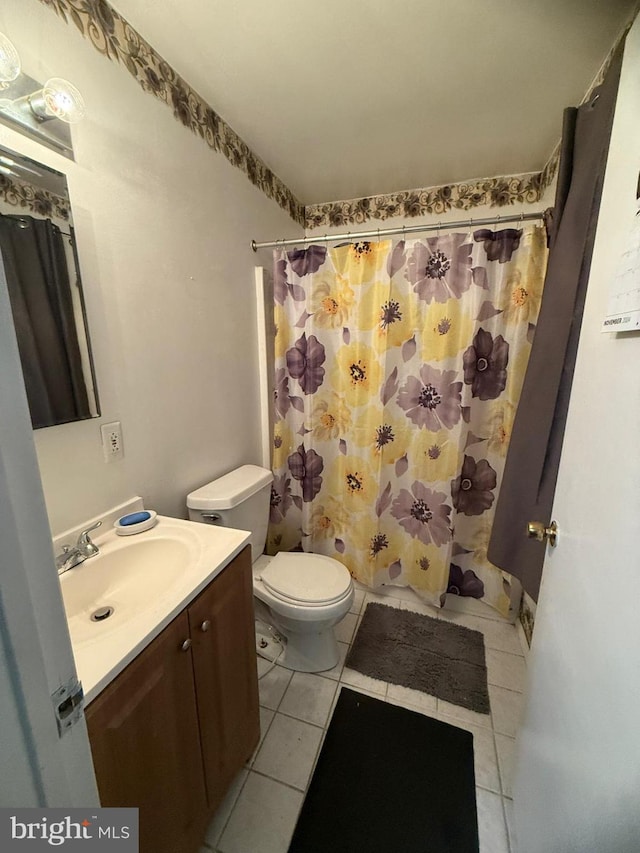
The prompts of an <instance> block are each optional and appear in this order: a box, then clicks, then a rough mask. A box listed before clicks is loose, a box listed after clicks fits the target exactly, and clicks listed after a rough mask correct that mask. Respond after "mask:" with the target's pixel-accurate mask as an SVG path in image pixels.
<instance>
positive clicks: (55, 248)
mask: <svg viewBox="0 0 640 853" xmlns="http://www.w3.org/2000/svg"><path fill="white" fill-rule="evenodd" d="M0 252H1V253H2V262H3V265H4V271H5V276H6V279H7V287H8V290H9V297H10V300H11V310H12V312H13V322H14V326H15V329H16V335H17V338H18V348H19V350H20V361H21V363H22V372H23V376H24V382H25V386H26V389H27V399H28V401H29V409H30V411H31V422H32V424H33V428H34V429H39V428H40V427H46V426H54V425H56V424H63V423H70V422H72V421H78V420H84V419H85V418H95V417H98V416H99V414H100V408H99V401H98V390H97V386H96V381H95V372H94V366H93V359H92V355H91V346H90V342H89V329H88V327H87V319H86V311H85V305H84V297H83V293H82V284H81V279H80V268H79V265H78V255H77V252H76V245H75V234H74V229H73V220H72V217H71V203H70V201H69V191H68V188H67V181H66V178H65V176H64V175H63V174H62V173H61V172H56V171H55V170H54V169H50V168H49V167H48V166H43V165H42V164H41V163H37V162H35V161H34V160H30V159H28V158H27V157H23V156H22V155H21V154H17V153H16V152H14V151H10V150H8V149H5V148H1V147H0Z"/></svg>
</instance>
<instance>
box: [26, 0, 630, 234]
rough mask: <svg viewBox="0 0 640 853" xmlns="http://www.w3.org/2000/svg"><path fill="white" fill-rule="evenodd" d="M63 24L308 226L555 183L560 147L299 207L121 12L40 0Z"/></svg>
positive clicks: (80, 0) (501, 200)
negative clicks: (518, 168)
mask: <svg viewBox="0 0 640 853" xmlns="http://www.w3.org/2000/svg"><path fill="white" fill-rule="evenodd" d="M39 2H40V3H42V4H43V5H44V6H47V7H48V8H49V9H51V10H52V11H53V12H55V13H56V14H57V15H58V16H59V17H61V18H62V19H63V20H64V21H65V23H69V22H70V21H72V22H73V23H74V25H75V26H76V27H77V29H78V30H79V31H80V33H81V34H82V35H83V36H84V37H85V38H87V39H89V41H90V42H91V44H92V45H93V46H94V48H95V49H96V50H97V51H98V52H99V53H101V54H102V55H103V56H105V57H106V58H107V59H109V60H110V61H112V62H116V63H119V64H121V65H122V66H123V67H124V68H126V69H127V71H128V72H129V74H130V75H131V76H132V77H133V78H134V79H135V80H136V82H137V83H138V85H139V86H140V87H141V88H142V89H143V90H144V91H145V92H147V93H148V94H150V95H153V96H155V97H156V98H158V99H159V100H161V101H162V102H163V103H165V104H167V106H169V107H171V108H172V109H173V115H174V117H175V118H176V120H177V121H179V122H180V123H181V124H183V125H184V126H185V127H187V128H189V130H191V131H192V133H194V134H195V135H196V136H199V137H200V138H201V139H203V140H204V141H205V142H206V144H207V145H208V146H209V148H211V149H212V150H213V151H217V152H219V153H221V154H223V155H224V157H226V159H227V160H228V161H229V162H230V163H231V165H233V166H235V167H236V168H238V169H240V170H241V171H242V172H244V174H245V175H246V176H247V178H248V179H249V180H250V181H251V183H252V184H253V185H254V186H256V187H257V188H258V189H259V190H260V191H261V192H263V193H264V194H265V195H266V196H267V197H268V198H270V199H272V200H273V201H275V202H276V203H277V204H278V205H279V206H280V207H281V208H282V209H283V210H284V211H286V212H287V213H288V214H289V216H290V217H291V218H292V219H293V221H294V222H297V223H298V224H299V225H302V226H303V227H306V228H317V227H318V226H322V225H325V226H330V225H338V226H339V225H349V224H362V223H364V222H367V221H369V220H371V219H378V220H385V219H388V218H390V217H394V216H403V217H405V218H408V219H411V218H415V217H417V216H425V215H434V214H435V215H438V214H441V213H446V212H448V211H450V210H461V211H468V210H472V209H473V208H476V207H485V206H488V207H498V208H499V207H505V206H508V205H511V204H514V203H516V202H518V203H525V204H536V203H537V202H539V201H540V199H541V198H542V195H543V194H544V192H545V190H546V189H547V188H548V187H549V186H550V185H551V183H552V182H553V180H554V178H555V175H556V172H557V168H558V159H559V150H560V145H559V143H558V145H557V146H556V147H555V149H554V150H553V152H552V154H551V157H550V158H549V160H548V161H547V163H546V165H545V166H544V168H543V169H542V171H541V172H529V173H525V174H520V175H510V176H502V177H493V178H477V179H473V180H469V181H461V182H457V183H451V184H445V185H443V186H433V187H423V188H418V189H410V190H403V191H400V192H395V193H390V194H386V195H374V196H369V197H365V198H358V199H347V200H342V201H332V202H326V203H322V204H313V205H307V206H306V207H305V206H303V205H302V204H301V203H300V202H299V201H298V199H297V198H296V197H295V196H294V194H293V193H292V192H291V190H290V189H289V188H288V187H287V186H286V184H285V183H284V182H283V181H281V180H280V178H278V176H277V175H275V174H274V173H273V172H272V171H271V169H269V167H268V166H267V165H266V164H265V163H264V162H263V160H261V159H260V157H258V156H257V154H255V153H254V152H253V151H252V150H251V149H250V148H249V146H248V145H247V144H246V143H245V142H244V141H243V140H242V139H241V138H240V137H239V136H238V134H237V133H236V132H235V131H234V130H233V128H231V127H230V126H229V125H228V124H227V123H226V122H225V121H224V119H222V118H221V117H220V116H219V115H218V114H217V113H216V111H215V110H214V109H213V108H212V107H211V106H210V105H209V104H208V103H207V102H206V101H205V100H204V98H202V97H201V96H200V95H199V94H198V93H197V92H196V91H195V90H194V89H192V88H191V86H189V84H188V83H187V82H186V80H184V78H182V77H181V76H180V75H179V74H178V73H177V71H176V70H175V69H174V68H172V66H171V65H169V63H168V62H165V60H164V59H163V58H162V57H161V56H160V55H159V54H158V53H157V52H156V51H155V50H154V49H153V47H151V45H150V44H149V43H148V42H147V41H146V40H145V39H144V38H142V36H141V35H140V34H139V33H138V32H137V31H136V30H135V29H134V28H133V27H132V26H131V25H130V24H129V23H128V21H127V20H126V19H125V18H123V17H122V15H120V13H119V12H117V11H116V10H115V9H114V8H113V7H112V6H111V5H110V4H109V3H108V2H107V0H39ZM630 26H631V22H629V23H628V24H627V26H626V27H625V28H624V30H623V31H622V33H621V34H620V36H619V37H618V38H617V39H616V41H615V43H614V45H613V47H612V48H611V50H610V52H609V54H608V56H607V58H606V59H605V61H604V63H603V65H602V67H601V69H600V71H599V72H598V75H597V76H596V79H595V80H594V82H593V83H592V84H591V86H590V87H589V90H588V92H587V95H586V96H585V98H586V97H588V96H589V94H590V92H591V91H592V90H593V88H594V87H595V86H596V85H598V83H599V82H600V80H601V78H602V76H603V74H604V71H605V70H606V67H607V65H608V63H609V62H610V61H611V57H612V56H613V54H614V51H615V49H616V48H617V46H618V44H619V43H620V41H621V40H622V39H623V38H624V36H625V35H626V33H627V31H628V29H629V27H630Z"/></svg>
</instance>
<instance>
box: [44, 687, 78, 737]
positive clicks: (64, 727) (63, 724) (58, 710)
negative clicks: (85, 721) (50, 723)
mask: <svg viewBox="0 0 640 853" xmlns="http://www.w3.org/2000/svg"><path fill="white" fill-rule="evenodd" d="M51 701H52V702H53V710H54V713H55V715H56V723H57V724H58V734H59V735H60V737H62V736H63V735H64V734H66V732H67V731H68V730H69V729H70V728H71V726H73V725H75V724H76V723H77V722H78V720H79V719H80V718H81V717H82V714H83V712H84V691H83V689H82V683H81V682H80V681H78V679H77V678H76V676H75V675H74V676H73V678H70V679H69V681H67V683H66V684H63V685H62V686H61V687H58V689H57V690H55V691H54V692H53V693H52V694H51Z"/></svg>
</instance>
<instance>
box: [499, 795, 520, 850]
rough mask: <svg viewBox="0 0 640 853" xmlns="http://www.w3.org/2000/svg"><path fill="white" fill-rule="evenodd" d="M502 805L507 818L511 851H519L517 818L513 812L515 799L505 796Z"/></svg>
mask: <svg viewBox="0 0 640 853" xmlns="http://www.w3.org/2000/svg"><path fill="white" fill-rule="evenodd" d="M502 805H503V806H504V816H505V818H506V820H507V833H508V835H509V845H510V847H511V853H518V841H517V839H516V820H515V815H514V813H513V800H506V799H504V798H503V800H502Z"/></svg>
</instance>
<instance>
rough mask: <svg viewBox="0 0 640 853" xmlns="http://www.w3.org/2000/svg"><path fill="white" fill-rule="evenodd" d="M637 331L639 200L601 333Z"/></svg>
mask: <svg viewBox="0 0 640 853" xmlns="http://www.w3.org/2000/svg"><path fill="white" fill-rule="evenodd" d="M638 329H640V199H637V200H636V213H635V216H634V218H633V224H632V227H631V230H630V231H629V235H628V237H627V240H626V242H625V245H624V250H623V252H622V256H621V258H620V263H619V266H618V269H617V271H616V274H615V277H614V279H613V281H612V283H611V286H610V291H609V302H608V304H607V314H606V316H605V318H604V320H603V321H602V331H603V332H634V331H637V330H638Z"/></svg>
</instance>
